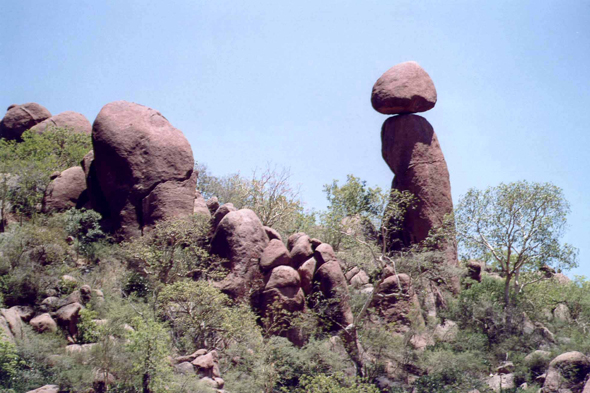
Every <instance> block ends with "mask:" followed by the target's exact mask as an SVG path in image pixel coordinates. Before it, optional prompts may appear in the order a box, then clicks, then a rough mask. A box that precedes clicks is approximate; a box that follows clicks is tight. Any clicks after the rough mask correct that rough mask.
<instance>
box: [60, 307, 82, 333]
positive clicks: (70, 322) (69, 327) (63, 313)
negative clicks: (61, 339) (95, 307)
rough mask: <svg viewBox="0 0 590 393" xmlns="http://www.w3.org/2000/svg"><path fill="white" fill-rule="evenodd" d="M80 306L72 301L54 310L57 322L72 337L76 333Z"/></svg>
mask: <svg viewBox="0 0 590 393" xmlns="http://www.w3.org/2000/svg"><path fill="white" fill-rule="evenodd" d="M82 308H83V306H82V305H81V304H80V303H72V304H68V305H67V306H63V307H61V308H60V309H59V310H57V311H56V312H55V317H56V319H57V323H58V324H59V325H60V326H61V327H63V328H64V329H65V330H66V331H67V332H68V333H69V334H70V335H71V336H73V337H74V336H76V335H77V334H78V319H79V318H80V310H82Z"/></svg>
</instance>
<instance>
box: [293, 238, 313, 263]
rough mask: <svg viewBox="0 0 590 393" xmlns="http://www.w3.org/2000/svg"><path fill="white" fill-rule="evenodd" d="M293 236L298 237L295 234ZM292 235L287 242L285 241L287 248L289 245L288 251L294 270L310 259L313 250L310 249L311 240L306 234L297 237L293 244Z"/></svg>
mask: <svg viewBox="0 0 590 393" xmlns="http://www.w3.org/2000/svg"><path fill="white" fill-rule="evenodd" d="M295 235H300V234H299V233H296V234H295ZM293 236H294V235H291V236H289V240H288V241H287V243H288V246H289V245H291V247H290V249H289V247H287V248H288V249H289V251H290V256H291V262H292V264H293V266H294V267H295V268H298V267H299V266H301V264H302V263H303V262H305V261H307V260H308V259H309V258H311V257H312V256H313V255H314V253H313V249H312V248H311V239H310V238H309V236H307V235H306V234H301V236H298V237H297V238H296V240H295V241H294V242H292V241H291V240H293V239H292V238H293Z"/></svg>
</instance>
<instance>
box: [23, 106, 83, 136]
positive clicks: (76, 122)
mask: <svg viewBox="0 0 590 393" xmlns="http://www.w3.org/2000/svg"><path fill="white" fill-rule="evenodd" d="M53 127H59V128H67V129H68V130H72V131H73V132H76V133H80V134H87V135H90V133H91V132H92V124H90V122H89V121H88V119H87V118H86V116H84V115H83V114H81V113H78V112H72V111H66V112H62V113H59V114H57V115H54V116H51V117H50V118H49V119H46V120H43V121H42V122H41V123H39V124H37V125H35V126H34V127H31V130H33V131H35V132H37V133H42V132H44V131H45V130H48V129H51V128H53Z"/></svg>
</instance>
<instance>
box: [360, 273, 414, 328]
mask: <svg viewBox="0 0 590 393" xmlns="http://www.w3.org/2000/svg"><path fill="white" fill-rule="evenodd" d="M375 290H376V291H377V294H376V296H375V297H374V298H373V301H372V303H371V307H373V308H374V310H375V313H376V316H377V317H378V318H379V319H381V320H383V321H384V322H386V323H392V322H394V323H395V325H394V328H395V329H396V330H397V332H399V333H405V332H406V331H408V330H409V329H410V327H411V326H412V327H416V328H420V327H423V326H424V319H423V318H422V313H421V309H420V302H419V301H418V296H417V295H416V292H415V291H414V286H413V285H412V280H411V279H410V276H408V275H407V274H403V273H402V274H397V275H395V274H394V275H392V276H389V277H387V278H386V279H385V280H383V282H381V285H379V287H378V288H376V289H375Z"/></svg>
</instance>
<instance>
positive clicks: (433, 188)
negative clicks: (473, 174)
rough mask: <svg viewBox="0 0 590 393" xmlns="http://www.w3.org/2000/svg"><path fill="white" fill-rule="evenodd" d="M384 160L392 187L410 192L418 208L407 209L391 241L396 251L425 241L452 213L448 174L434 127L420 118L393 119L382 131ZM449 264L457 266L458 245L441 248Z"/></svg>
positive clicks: (411, 116)
mask: <svg viewBox="0 0 590 393" xmlns="http://www.w3.org/2000/svg"><path fill="white" fill-rule="evenodd" d="M381 141H382V154H383V159H384V160H385V162H386V163H387V165H389V167H390V168H391V170H392V171H393V173H394V174H395V177H394V179H393V184H392V188H393V189H396V190H399V191H409V192H411V193H412V194H413V195H414V197H416V199H417V202H416V208H415V209H408V211H407V212H406V215H405V218H404V220H403V223H398V222H395V223H393V224H394V225H396V226H399V225H400V224H401V227H402V229H401V231H400V232H399V233H394V234H393V237H392V239H391V246H392V247H391V248H392V249H393V250H402V249H405V248H407V247H409V246H411V245H414V244H417V243H420V242H422V241H423V240H425V239H426V238H427V237H428V234H429V232H430V231H431V230H432V229H435V228H439V227H441V226H442V225H443V223H444V218H445V216H446V215H447V214H451V213H453V200H452V198H451V183H450V180H449V171H448V169H447V164H446V161H445V158H444V156H443V153H442V150H441V148H440V144H439V143H438V139H437V137H436V134H435V133H434V130H433V129H432V126H431V125H430V123H428V121H427V120H426V119H424V118H423V117H420V116H417V115H402V116H394V117H390V118H389V119H387V120H386V121H385V123H384V124H383V128H382V130H381ZM440 249H441V250H442V251H445V258H446V263H447V264H449V265H451V266H457V265H458V260H457V247H456V244H455V242H449V243H448V244H442V245H440Z"/></svg>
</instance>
